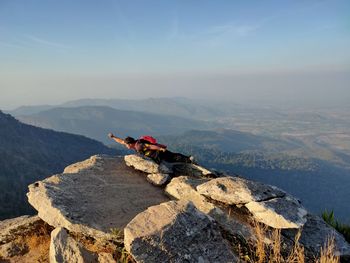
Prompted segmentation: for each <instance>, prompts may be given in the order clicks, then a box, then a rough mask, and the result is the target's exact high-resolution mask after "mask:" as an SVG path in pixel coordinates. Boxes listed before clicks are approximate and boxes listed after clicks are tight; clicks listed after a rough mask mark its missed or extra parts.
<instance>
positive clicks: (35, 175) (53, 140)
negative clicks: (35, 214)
mask: <svg viewBox="0 0 350 263" xmlns="http://www.w3.org/2000/svg"><path fill="white" fill-rule="evenodd" d="M103 153H104V154H113V153H116V151H115V150H112V149H110V148H108V147H106V146H104V145H103V144H102V143H100V142H97V141H95V140H92V139H88V138H86V137H83V136H77V135H71V134H67V133H63V132H55V131H51V130H46V129H42V128H37V127H34V126H31V125H27V124H23V123H21V122H19V121H17V120H16V119H15V118H13V117H12V116H10V115H8V114H4V113H2V112H1V111H0V220H1V219H4V218H8V217H14V216H19V215H23V214H28V213H31V211H32V210H31V208H30V206H29V205H28V203H27V198H26V196H25V194H26V192H27V185H28V184H30V183H33V182H35V181H37V180H41V179H43V178H45V177H47V176H48V175H50V174H54V173H58V172H62V170H63V169H64V167H66V166H67V165H69V164H71V163H74V162H77V161H80V160H84V159H86V158H88V157H90V156H91V155H94V154H103Z"/></svg>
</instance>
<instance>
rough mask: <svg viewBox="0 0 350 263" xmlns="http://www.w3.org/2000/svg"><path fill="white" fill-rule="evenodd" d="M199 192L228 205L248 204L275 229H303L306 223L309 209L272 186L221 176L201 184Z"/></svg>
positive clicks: (258, 216)
mask: <svg viewBox="0 0 350 263" xmlns="http://www.w3.org/2000/svg"><path fill="white" fill-rule="evenodd" d="M197 191H198V192H199V193H200V194H202V195H204V196H206V197H208V198H210V199H213V200H216V201H219V202H222V203H225V204H227V205H245V207H246V208H247V209H248V210H249V211H250V213H251V214H252V215H253V217H254V219H255V220H256V221H258V222H261V223H264V224H266V225H268V226H270V227H273V228H278V229H284V228H300V227H302V226H303V225H304V224H305V222H306V215H307V211H306V210H305V209H304V207H303V206H302V205H301V204H300V202H299V201H298V200H296V199H295V198H293V197H291V196H289V195H287V194H286V193H285V192H284V191H282V190H280V189H278V188H277V187H273V186H270V185H266V184H262V183H258V182H254V181H249V180H246V179H243V178H239V177H221V178H216V179H212V180H210V181H209V182H206V183H203V184H201V185H198V186H197Z"/></svg>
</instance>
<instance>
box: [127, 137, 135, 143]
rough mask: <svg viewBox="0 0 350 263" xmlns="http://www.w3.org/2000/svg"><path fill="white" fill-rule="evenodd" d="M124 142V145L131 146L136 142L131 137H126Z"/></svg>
mask: <svg viewBox="0 0 350 263" xmlns="http://www.w3.org/2000/svg"><path fill="white" fill-rule="evenodd" d="M124 142H125V143H126V144H132V143H135V142H136V140H135V139H134V138H133V137H129V136H128V137H126V138H125V139H124Z"/></svg>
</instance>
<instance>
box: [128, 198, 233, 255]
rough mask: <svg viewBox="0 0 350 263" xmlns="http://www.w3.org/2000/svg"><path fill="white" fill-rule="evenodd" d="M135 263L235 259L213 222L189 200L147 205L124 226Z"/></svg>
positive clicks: (129, 249)
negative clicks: (144, 209) (145, 208)
mask: <svg viewBox="0 0 350 263" xmlns="http://www.w3.org/2000/svg"><path fill="white" fill-rule="evenodd" d="M124 244H125V248H126V249H127V251H129V253H131V255H132V256H133V257H134V259H135V260H136V261H137V262H238V259H237V257H236V256H235V255H234V254H233V253H232V249H231V248H230V246H229V245H228V243H227V241H226V240H224V239H223V237H222V236H221V233H220V231H219V229H218V227H217V225H216V224H215V222H214V221H213V220H212V219H210V217H208V216H206V215H205V214H203V213H202V212H200V211H199V210H198V209H196V208H195V206H194V205H193V204H192V203H191V202H186V201H170V202H166V203H162V204H160V205H157V206H152V207H149V208H148V209H147V210H146V211H144V212H142V213H140V214H138V215H137V216H136V217H135V218H134V219H133V220H132V221H131V222H130V223H129V224H128V225H127V226H126V228H125V229H124Z"/></svg>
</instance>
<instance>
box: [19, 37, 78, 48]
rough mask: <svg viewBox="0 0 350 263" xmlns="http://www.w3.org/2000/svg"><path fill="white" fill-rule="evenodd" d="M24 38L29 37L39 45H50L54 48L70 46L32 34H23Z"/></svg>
mask: <svg viewBox="0 0 350 263" xmlns="http://www.w3.org/2000/svg"><path fill="white" fill-rule="evenodd" d="M24 37H25V38H27V39H29V40H30V41H32V42H34V43H36V44H39V45H43V46H46V47H51V48H56V49H71V48H72V47H71V46H68V45H65V44H62V43H59V42H54V41H50V40H47V39H44V38H42V37H37V36H33V35H24Z"/></svg>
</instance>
